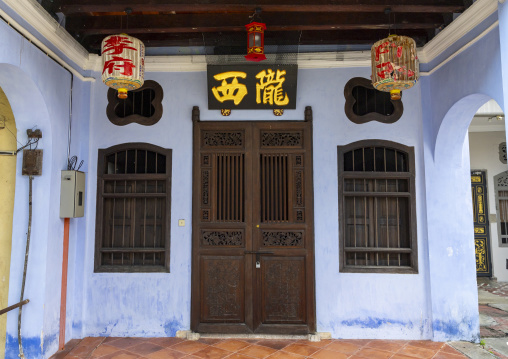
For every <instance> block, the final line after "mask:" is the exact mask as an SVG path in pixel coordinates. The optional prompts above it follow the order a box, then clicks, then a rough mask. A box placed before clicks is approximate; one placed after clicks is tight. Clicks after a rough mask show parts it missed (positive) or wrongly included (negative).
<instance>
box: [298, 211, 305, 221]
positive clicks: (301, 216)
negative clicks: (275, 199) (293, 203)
mask: <svg viewBox="0 0 508 359" xmlns="http://www.w3.org/2000/svg"><path fill="white" fill-rule="evenodd" d="M296 221H297V222H298V223H303V222H305V215H304V210H303V209H297V210H296Z"/></svg>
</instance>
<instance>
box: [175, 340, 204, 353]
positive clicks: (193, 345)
mask: <svg viewBox="0 0 508 359" xmlns="http://www.w3.org/2000/svg"><path fill="white" fill-rule="evenodd" d="M208 347H209V345H207V344H203V343H200V342H194V341H189V340H187V341H184V342H181V343H178V344H176V345H173V346H171V349H174V350H178V351H179V352H183V353H187V354H193V353H195V352H198V351H200V350H203V349H205V348H208Z"/></svg>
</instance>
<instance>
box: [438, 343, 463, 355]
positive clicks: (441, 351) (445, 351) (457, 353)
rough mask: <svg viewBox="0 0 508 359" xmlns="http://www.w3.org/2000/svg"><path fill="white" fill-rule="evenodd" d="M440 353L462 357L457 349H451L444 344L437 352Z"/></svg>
mask: <svg viewBox="0 0 508 359" xmlns="http://www.w3.org/2000/svg"><path fill="white" fill-rule="evenodd" d="M439 352H440V353H449V354H455V355H463V354H462V353H461V352H459V351H458V350H457V349H455V348H453V347H451V346H450V345H448V344H445V345H443V347H442V348H441V350H440V351H439Z"/></svg>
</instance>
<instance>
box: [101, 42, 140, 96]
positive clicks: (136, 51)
mask: <svg viewBox="0 0 508 359" xmlns="http://www.w3.org/2000/svg"><path fill="white" fill-rule="evenodd" d="M101 55H102V66H103V67H102V81H103V82H104V83H105V84H106V85H107V86H109V87H111V88H114V89H117V90H118V98H121V99H126V98H127V91H132V90H136V89H138V88H140V87H141V86H143V83H144V80H143V76H144V73H145V45H144V44H143V43H142V42H141V41H140V40H138V39H136V38H135V37H132V36H129V35H127V34H120V35H111V36H108V37H106V38H105V39H104V40H103V41H102V46H101Z"/></svg>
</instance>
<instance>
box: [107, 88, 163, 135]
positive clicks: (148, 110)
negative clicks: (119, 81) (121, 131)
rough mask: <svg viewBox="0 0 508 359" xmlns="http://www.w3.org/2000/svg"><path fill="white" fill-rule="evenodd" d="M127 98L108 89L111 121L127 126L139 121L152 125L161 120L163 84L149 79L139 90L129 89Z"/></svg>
mask: <svg viewBox="0 0 508 359" xmlns="http://www.w3.org/2000/svg"><path fill="white" fill-rule="evenodd" d="M127 95H128V97H127V98H126V99H125V100H122V99H119V98H118V97H117V93H116V90H114V89H109V90H108V107H107V108H106V115H107V116H108V119H109V120H110V121H111V123H113V124H115V125H117V126H125V125H128V124H129V123H133V122H134V123H138V124H140V125H144V126H151V125H154V124H156V123H157V122H159V120H160V119H161V117H162V99H163V97H164V92H163V90H162V87H161V85H159V84H158V83H157V82H155V81H152V80H147V81H145V83H144V84H143V86H142V87H141V88H139V89H137V90H134V91H129V92H128V94H127Z"/></svg>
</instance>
